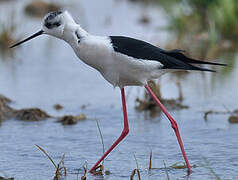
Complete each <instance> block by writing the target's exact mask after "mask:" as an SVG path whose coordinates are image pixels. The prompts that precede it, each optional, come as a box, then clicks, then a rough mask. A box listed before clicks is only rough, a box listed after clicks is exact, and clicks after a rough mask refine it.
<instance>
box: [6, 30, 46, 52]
mask: <svg viewBox="0 0 238 180" xmlns="http://www.w3.org/2000/svg"><path fill="white" fill-rule="evenodd" d="M43 33H44V31H43V30H40V31H38V32H37V33H35V34H33V35H32V36H30V37H28V38H26V39H24V40H22V41H20V42H19V43H16V44H14V45H12V46H11V47H10V48H14V47H16V46H18V45H20V44H22V43H24V42H26V41H29V40H31V39H33V38H35V37H37V36H39V35H41V34H43Z"/></svg>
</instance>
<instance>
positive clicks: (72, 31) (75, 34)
mask: <svg viewBox="0 0 238 180" xmlns="http://www.w3.org/2000/svg"><path fill="white" fill-rule="evenodd" d="M88 35H89V33H88V32H87V31H85V30H84V29H83V28H81V26H80V25H79V24H76V23H70V24H66V25H65V27H64V33H63V37H62V39H63V40H65V41H66V42H67V43H69V44H70V45H71V46H75V45H76V44H77V43H78V41H79V40H80V39H82V38H84V37H86V36H88Z"/></svg>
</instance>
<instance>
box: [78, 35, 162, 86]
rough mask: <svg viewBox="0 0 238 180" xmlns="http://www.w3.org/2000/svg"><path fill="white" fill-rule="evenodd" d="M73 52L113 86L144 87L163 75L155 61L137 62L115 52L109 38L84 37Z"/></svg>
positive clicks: (159, 65) (159, 64)
mask: <svg viewBox="0 0 238 180" xmlns="http://www.w3.org/2000/svg"><path fill="white" fill-rule="evenodd" d="M74 50H75V53H76V54H77V55H78V57H79V58H80V59H81V60H82V61H83V62H85V63H86V64H88V65H89V66H91V67H93V68H95V69H97V70H98V71H99V72H100V73H101V74H102V75H103V77H104V78H105V79H106V80H107V81H108V82H110V83H111V84H112V85H113V86H119V87H124V86H129V85H145V84H146V82H147V80H149V79H153V78H158V77H159V76H160V75H161V73H163V71H162V70H161V67H162V64H161V63H159V62H157V61H150V60H138V59H134V58H132V57H129V56H127V55H123V54H121V53H118V52H115V51H114V49H113V47H112V44H111V41H110V39H109V37H99V36H91V35H90V36H88V37H84V38H82V39H81V41H80V43H79V44H78V46H77V47H75V48H74Z"/></svg>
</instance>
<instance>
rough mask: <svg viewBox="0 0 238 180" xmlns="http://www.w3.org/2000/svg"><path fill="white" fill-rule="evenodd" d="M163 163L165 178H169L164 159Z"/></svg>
mask: <svg viewBox="0 0 238 180" xmlns="http://www.w3.org/2000/svg"><path fill="white" fill-rule="evenodd" d="M163 163H164V169H165V173H166V178H167V180H169V172H168V169H167V167H166V164H165V161H164V160H163Z"/></svg>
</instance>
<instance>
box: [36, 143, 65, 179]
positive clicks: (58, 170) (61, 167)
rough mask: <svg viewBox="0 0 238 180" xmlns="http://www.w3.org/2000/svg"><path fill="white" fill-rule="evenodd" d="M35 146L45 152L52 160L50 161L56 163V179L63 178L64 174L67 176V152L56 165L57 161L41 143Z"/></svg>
mask: <svg viewBox="0 0 238 180" xmlns="http://www.w3.org/2000/svg"><path fill="white" fill-rule="evenodd" d="M35 146H36V147H37V148H38V149H39V150H40V151H41V152H43V153H44V154H45V155H46V157H47V158H48V159H49V160H50V162H51V163H52V164H53V165H54V167H55V169H56V171H55V176H54V180H59V179H61V177H62V176H66V175H67V171H66V167H65V165H64V158H65V154H63V156H62V158H61V160H60V162H59V163H58V164H57V165H56V163H55V162H54V160H53V159H52V158H51V157H50V155H49V154H48V153H47V152H46V151H45V150H44V149H43V148H42V147H40V146H39V145H37V144H35ZM62 170H63V174H62Z"/></svg>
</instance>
